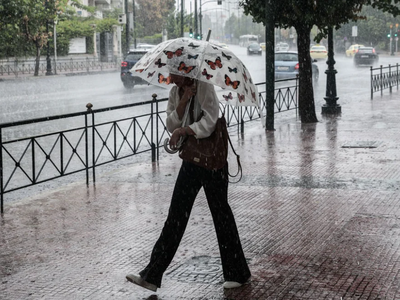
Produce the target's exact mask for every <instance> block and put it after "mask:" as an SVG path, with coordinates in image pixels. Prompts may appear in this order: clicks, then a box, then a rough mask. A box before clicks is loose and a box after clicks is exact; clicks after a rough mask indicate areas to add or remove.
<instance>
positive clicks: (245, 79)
mask: <svg viewBox="0 0 400 300" xmlns="http://www.w3.org/2000/svg"><path fill="white" fill-rule="evenodd" d="M242 75H243V78H244V81H245V82H246V83H247V75H246V72H243V73H242Z"/></svg>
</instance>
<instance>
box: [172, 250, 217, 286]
mask: <svg viewBox="0 0 400 300" xmlns="http://www.w3.org/2000/svg"><path fill="white" fill-rule="evenodd" d="M167 275H168V276H170V277H171V278H173V279H176V280H178V281H182V282H199V283H209V284H217V283H221V282H223V278H222V265H221V259H220V258H219V257H211V256H195V257H192V258H191V259H189V260H187V261H186V262H184V263H183V264H182V265H180V266H179V267H177V268H175V269H174V270H172V271H170V272H169V273H167Z"/></svg>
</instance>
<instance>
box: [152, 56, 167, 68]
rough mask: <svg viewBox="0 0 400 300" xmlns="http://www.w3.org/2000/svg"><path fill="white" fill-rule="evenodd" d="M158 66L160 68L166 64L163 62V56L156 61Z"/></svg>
mask: <svg viewBox="0 0 400 300" xmlns="http://www.w3.org/2000/svg"><path fill="white" fill-rule="evenodd" d="M154 64H155V65H156V66H158V67H159V68H162V67H164V66H165V65H166V64H164V63H162V62H161V58H159V59H158V60H157V61H156V62H155V63H154Z"/></svg>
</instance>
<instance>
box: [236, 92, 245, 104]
mask: <svg viewBox="0 0 400 300" xmlns="http://www.w3.org/2000/svg"><path fill="white" fill-rule="evenodd" d="M237 95H238V98H239V102H240V103H242V102H244V95H241V94H239V93H238V94H237Z"/></svg>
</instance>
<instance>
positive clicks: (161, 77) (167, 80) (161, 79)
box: [158, 73, 171, 84]
mask: <svg viewBox="0 0 400 300" xmlns="http://www.w3.org/2000/svg"><path fill="white" fill-rule="evenodd" d="M158 83H165V84H170V83H171V76H168V77H164V75H163V74H161V73H158Z"/></svg>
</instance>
